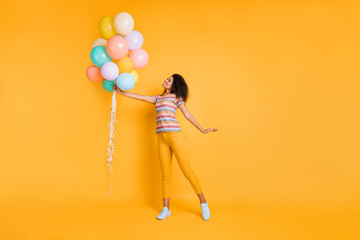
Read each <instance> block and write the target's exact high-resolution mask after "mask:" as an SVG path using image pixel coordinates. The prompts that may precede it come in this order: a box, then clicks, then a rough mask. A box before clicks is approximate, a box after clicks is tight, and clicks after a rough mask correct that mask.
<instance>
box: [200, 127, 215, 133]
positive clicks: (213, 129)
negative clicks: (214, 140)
mask: <svg viewBox="0 0 360 240" xmlns="http://www.w3.org/2000/svg"><path fill="white" fill-rule="evenodd" d="M217 130H218V129H217V128H208V129H204V130H203V131H202V133H208V132H216V131H217Z"/></svg>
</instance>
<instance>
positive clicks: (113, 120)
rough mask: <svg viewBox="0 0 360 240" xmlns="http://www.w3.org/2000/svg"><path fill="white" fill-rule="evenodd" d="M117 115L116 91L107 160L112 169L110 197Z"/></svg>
mask: <svg viewBox="0 0 360 240" xmlns="http://www.w3.org/2000/svg"><path fill="white" fill-rule="evenodd" d="M115 113H116V91H114V92H113V96H112V101H111V120H110V123H109V124H108V125H109V126H110V142H109V147H108V152H107V155H108V160H107V165H108V166H109V167H110V168H109V171H110V186H109V196H110V195H111V183H112V175H113V170H112V157H113V154H114V153H113V152H114V151H115V150H114V142H115V140H114V135H115V134H114V125H115V122H116V120H115Z"/></svg>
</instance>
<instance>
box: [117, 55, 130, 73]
mask: <svg viewBox="0 0 360 240" xmlns="http://www.w3.org/2000/svg"><path fill="white" fill-rule="evenodd" d="M117 66H118V67H119V74H121V73H125V72H126V73H131V71H132V70H134V62H133V60H132V59H131V58H129V57H123V58H121V59H120V60H118V62H117Z"/></svg>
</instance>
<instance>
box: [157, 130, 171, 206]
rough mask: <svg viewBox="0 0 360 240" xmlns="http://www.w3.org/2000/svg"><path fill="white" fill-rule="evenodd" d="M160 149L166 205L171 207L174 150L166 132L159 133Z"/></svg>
mask: <svg viewBox="0 0 360 240" xmlns="http://www.w3.org/2000/svg"><path fill="white" fill-rule="evenodd" d="M158 151H159V160H160V167H161V172H162V191H163V198H164V207H167V208H169V200H170V183H171V175H172V174H171V168H172V166H171V162H172V161H171V158H172V154H173V151H172V149H171V147H170V145H169V144H168V143H167V141H166V139H165V134H164V133H158Z"/></svg>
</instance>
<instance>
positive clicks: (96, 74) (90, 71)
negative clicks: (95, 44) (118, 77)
mask: <svg viewBox="0 0 360 240" xmlns="http://www.w3.org/2000/svg"><path fill="white" fill-rule="evenodd" d="M86 76H87V78H88V79H89V80H90V81H92V82H101V81H102V80H104V78H103V76H102V75H101V69H100V68H98V67H96V66H95V65H91V66H90V67H88V68H87V69H86Z"/></svg>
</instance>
